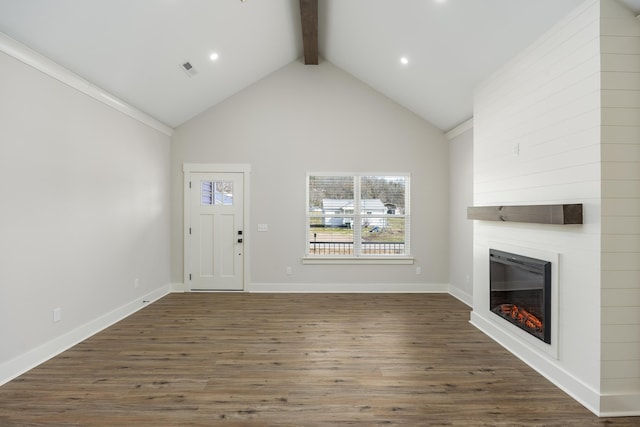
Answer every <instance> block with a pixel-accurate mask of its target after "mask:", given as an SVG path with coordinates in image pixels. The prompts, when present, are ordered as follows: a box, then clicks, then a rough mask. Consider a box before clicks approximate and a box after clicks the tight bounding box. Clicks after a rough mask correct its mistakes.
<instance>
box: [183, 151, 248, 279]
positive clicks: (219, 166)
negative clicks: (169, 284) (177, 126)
mask: <svg viewBox="0 0 640 427" xmlns="http://www.w3.org/2000/svg"><path fill="white" fill-rule="evenodd" d="M182 171H183V178H184V181H183V185H182V192H183V194H182V197H183V203H184V207H183V219H182V223H183V224H182V225H183V228H182V234H183V257H182V273H183V277H182V280H183V283H182V286H183V288H182V289H183V292H191V288H190V286H189V285H188V283H189V280H188V275H189V273H188V271H187V266H188V265H189V255H188V248H189V242H188V239H189V218H190V215H191V212H190V210H189V208H190V204H189V196H188V195H189V181H190V179H191V173H241V174H242V175H243V179H242V182H243V185H244V188H243V193H244V198H243V201H242V204H243V205H242V210H243V212H242V216H243V230H244V233H245V238H244V243H243V247H244V255H243V272H242V275H243V277H242V280H243V284H242V287H243V289H242V290H246V288H247V283H249V282H250V281H251V238H250V236H249V224H251V222H250V218H249V212H250V209H249V203H250V200H251V199H250V197H249V193H250V179H249V178H250V176H251V165H250V164H248V163H184V164H183V165H182Z"/></svg>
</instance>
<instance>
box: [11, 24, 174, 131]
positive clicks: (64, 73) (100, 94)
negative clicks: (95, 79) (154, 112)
mask: <svg viewBox="0 0 640 427" xmlns="http://www.w3.org/2000/svg"><path fill="white" fill-rule="evenodd" d="M0 52H4V53H6V54H7V55H9V56H11V57H13V58H15V59H17V60H18V61H20V62H23V63H24V64H26V65H29V66H30V67H33V68H35V69H36V70H38V71H41V72H43V73H44V74H46V75H48V76H50V77H52V78H54V79H56V80H58V81H60V82H62V83H64V84H66V85H67V86H70V87H72V88H74V89H76V90H78V91H80V92H82V93H84V94H85V95H88V96H90V97H91V98H93V99H96V100H98V101H100V102H102V103H103V104H106V105H108V106H109V107H111V108H113V109H115V110H118V111H120V112H121V113H123V114H126V115H127V116H129V117H131V118H133V119H135V120H137V121H139V122H141V123H144V124H145V125H147V126H149V127H151V128H153V129H155V130H157V131H160V132H162V133H163V134H165V135H167V136H171V135H172V134H173V129H172V128H171V127H169V126H167V125H165V124H164V123H162V122H160V121H158V120H156V119H154V118H153V117H151V116H149V115H148V114H147V113H144V112H142V111H140V110H138V109H137V108H135V107H133V106H131V105H129V104H127V103H126V102H124V101H122V100H121V99H118V98H117V97H115V96H113V95H111V94H110V93H109V92H107V91H105V90H104V89H101V88H99V87H97V86H95V85H93V84H91V83H90V82H89V81H87V80H85V79H83V78H82V77H80V76H78V75H77V74H75V73H73V72H72V71H70V70H68V69H66V68H64V67H63V66H61V65H59V64H57V63H56V62H54V61H52V60H51V59H49V58H47V57H45V56H44V55H41V54H39V53H38V52H36V51H34V50H32V49H30V48H28V47H27V46H25V45H23V44H22V43H20V42H18V41H16V40H14V39H12V38H11V37H9V36H7V35H6V34H4V33H2V32H0Z"/></svg>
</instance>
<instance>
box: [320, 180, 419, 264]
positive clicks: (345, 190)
mask: <svg viewBox="0 0 640 427" xmlns="http://www.w3.org/2000/svg"><path fill="white" fill-rule="evenodd" d="M307 242H308V245H307V256H312V257H314V256H317V257H323V256H324V257H326V256H332V257H333V256H345V257H367V256H370V257H378V256H383V257H384V256H389V257H392V256H407V255H409V254H410V250H409V175H408V174H394V175H384V174H381V175H357V174H349V175H346V174H345V175H341V174H330V175H324V174H308V175H307Z"/></svg>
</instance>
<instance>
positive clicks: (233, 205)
mask: <svg viewBox="0 0 640 427" xmlns="http://www.w3.org/2000/svg"><path fill="white" fill-rule="evenodd" d="M243 180H244V174H243V173H235V172H233V173H210V172H206V173H204V172H197V173H193V172H192V173H191V174H190V176H189V185H190V188H189V189H188V190H189V197H188V201H189V212H190V213H189V218H188V221H189V223H188V232H189V235H188V239H187V241H188V247H186V248H185V250H187V251H188V252H187V257H186V259H187V260H188V262H187V263H186V264H185V268H186V269H187V272H186V273H187V274H186V279H187V280H188V286H187V287H188V289H190V290H192V291H200V290H202V291H222V290H225V291H230V290H243V289H244V278H243V270H244V255H243V254H244V251H243V248H244V239H245V236H244V219H243V206H242V203H243V190H244V182H243Z"/></svg>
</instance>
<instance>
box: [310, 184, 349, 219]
mask: <svg viewBox="0 0 640 427" xmlns="http://www.w3.org/2000/svg"><path fill="white" fill-rule="evenodd" d="M309 212H327V213H332V214H341V213H342V214H345V213H346V214H352V213H353V176H309Z"/></svg>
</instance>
